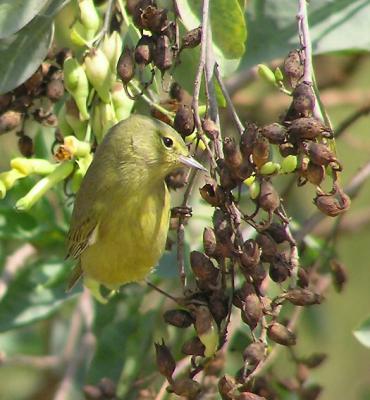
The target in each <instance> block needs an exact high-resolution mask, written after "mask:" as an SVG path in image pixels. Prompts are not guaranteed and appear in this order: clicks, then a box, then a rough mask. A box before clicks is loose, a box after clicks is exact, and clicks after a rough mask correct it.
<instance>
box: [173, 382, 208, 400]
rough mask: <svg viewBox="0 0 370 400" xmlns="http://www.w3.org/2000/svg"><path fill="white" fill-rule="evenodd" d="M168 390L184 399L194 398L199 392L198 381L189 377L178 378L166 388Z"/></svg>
mask: <svg viewBox="0 0 370 400" xmlns="http://www.w3.org/2000/svg"><path fill="white" fill-rule="evenodd" d="M167 390H168V391H169V392H172V393H175V394H177V395H178V396H183V397H184V398H186V399H195V398H196V396H198V394H199V393H200V392H201V386H200V383H198V382H197V381H194V380H192V379H189V378H178V379H176V380H175V381H174V382H172V383H171V386H169V387H168V388H167Z"/></svg>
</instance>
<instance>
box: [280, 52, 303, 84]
mask: <svg viewBox="0 0 370 400" xmlns="http://www.w3.org/2000/svg"><path fill="white" fill-rule="evenodd" d="M284 72H285V75H286V76H287V78H288V79H289V81H290V84H291V86H292V87H295V86H296V84H297V82H298V81H299V80H300V79H301V78H302V76H303V63H302V60H301V56H300V52H299V50H292V51H290V52H289V54H288V56H287V58H286V59H285V60H284Z"/></svg>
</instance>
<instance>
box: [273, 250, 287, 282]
mask: <svg viewBox="0 0 370 400" xmlns="http://www.w3.org/2000/svg"><path fill="white" fill-rule="evenodd" d="M291 271H292V266H291V264H290V263H289V262H288V260H287V259H286V257H285V255H284V254H279V253H277V254H276V255H275V257H274V259H273V261H272V262H271V263H270V268H269V275H270V278H271V279H272V280H273V281H274V282H278V283H281V282H284V281H286V280H287V279H288V278H289V276H290V274H291Z"/></svg>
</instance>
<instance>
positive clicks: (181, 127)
mask: <svg viewBox="0 0 370 400" xmlns="http://www.w3.org/2000/svg"><path fill="white" fill-rule="evenodd" d="M173 126H174V128H175V129H176V130H177V132H179V133H180V135H181V136H182V137H183V138H185V137H186V136H189V135H191V134H192V133H193V132H194V128H195V122H194V114H193V110H192V109H191V107H190V106H188V105H187V104H180V105H179V108H178V110H177V112H176V115H175V119H174V121H173Z"/></svg>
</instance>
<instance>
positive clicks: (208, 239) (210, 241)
mask: <svg viewBox="0 0 370 400" xmlns="http://www.w3.org/2000/svg"><path fill="white" fill-rule="evenodd" d="M203 248H204V252H205V253H206V255H207V256H208V257H213V256H215V254H216V249H217V243H216V235H215V232H214V230H213V229H212V228H208V227H206V228H204V231H203Z"/></svg>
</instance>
